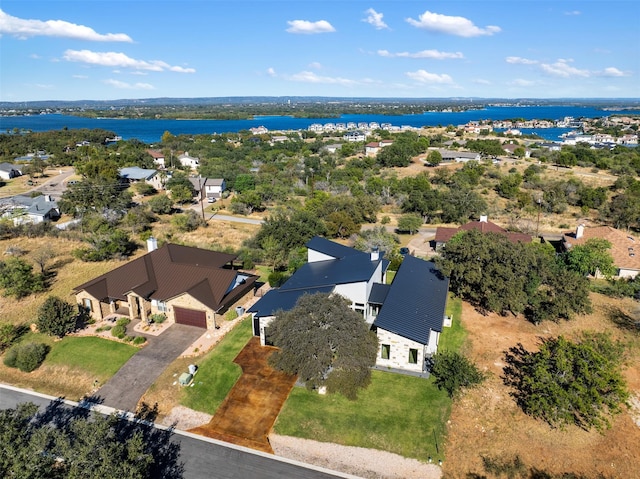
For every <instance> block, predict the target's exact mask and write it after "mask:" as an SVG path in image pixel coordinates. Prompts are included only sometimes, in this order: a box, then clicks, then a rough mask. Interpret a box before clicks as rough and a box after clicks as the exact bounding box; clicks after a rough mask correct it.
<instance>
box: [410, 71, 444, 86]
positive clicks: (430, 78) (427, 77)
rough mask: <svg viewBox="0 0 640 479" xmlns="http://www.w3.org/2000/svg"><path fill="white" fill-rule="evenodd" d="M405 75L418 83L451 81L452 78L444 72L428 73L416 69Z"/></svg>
mask: <svg viewBox="0 0 640 479" xmlns="http://www.w3.org/2000/svg"><path fill="white" fill-rule="evenodd" d="M406 75H407V76H408V77H409V78H411V79H412V80H415V81H417V82H420V83H440V84H452V83H453V79H452V78H451V77H450V76H449V75H447V74H446V73H443V74H442V75H439V74H437V73H429V72H428V71H426V70H418V71H415V72H407V73H406Z"/></svg>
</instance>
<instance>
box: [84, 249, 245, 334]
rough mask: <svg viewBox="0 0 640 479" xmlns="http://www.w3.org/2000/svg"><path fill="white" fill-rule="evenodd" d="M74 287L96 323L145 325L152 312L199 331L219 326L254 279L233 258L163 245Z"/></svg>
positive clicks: (203, 250) (215, 253)
mask: <svg viewBox="0 0 640 479" xmlns="http://www.w3.org/2000/svg"><path fill="white" fill-rule="evenodd" d="M147 247H148V249H149V252H148V253H147V254H145V255H144V256H141V257H139V258H137V259H135V260H133V261H130V262H129V263H127V264H125V265H123V266H120V267H119V268H116V269H114V270H113V271H110V272H108V273H105V274H103V275H101V276H98V277H97V278H95V279H92V280H91V281H88V282H86V283H84V284H81V285H80V286H77V287H76V288H75V289H74V293H75V295H76V301H77V303H78V304H79V305H80V306H81V307H83V308H85V310H86V311H87V312H88V313H89V314H90V316H91V317H92V318H93V319H95V320H101V319H104V318H105V317H106V316H108V315H110V314H114V313H120V314H125V315H127V316H128V317H129V318H130V319H132V320H133V319H141V320H142V321H146V320H148V319H149V316H150V315H152V314H165V315H166V316H167V320H168V321H171V322H175V323H179V324H186V325H189V326H197V327H199V328H207V329H213V328H218V324H217V323H218V321H219V317H220V315H222V314H224V313H225V312H226V311H227V310H228V309H229V308H230V307H232V306H233V305H234V304H235V303H237V302H238V301H240V300H241V299H242V298H243V297H244V296H245V295H246V294H247V293H249V292H250V291H251V290H252V289H253V286H254V283H255V281H256V279H257V276H255V275H252V274H249V273H244V272H241V271H239V270H237V269H236V268H235V267H234V265H233V261H234V260H235V258H236V255H233V254H227V253H219V252H217V251H210V250H205V249H200V248H193V247H189V246H181V245H177V244H166V245H164V246H162V247H161V248H157V243H156V240H155V239H154V238H150V239H149V240H147Z"/></svg>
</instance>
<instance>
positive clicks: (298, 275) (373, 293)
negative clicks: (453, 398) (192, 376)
mask: <svg viewBox="0 0 640 479" xmlns="http://www.w3.org/2000/svg"><path fill="white" fill-rule="evenodd" d="M388 265H389V262H388V261H387V260H384V259H382V258H381V257H380V254H379V253H378V252H377V251H373V252H371V253H365V252H362V251H358V250H355V249H353V248H349V247H347V246H343V245H340V244H338V243H334V242H332V241H329V240H326V239H324V238H320V237H315V238H312V239H311V240H310V241H309V242H308V243H307V263H306V264H305V265H304V266H302V267H301V268H300V269H298V270H297V271H296V272H295V273H294V274H293V276H291V278H289V280H287V281H286V282H285V283H284V284H283V285H282V286H281V287H280V288H278V289H272V290H270V291H269V292H268V293H267V294H265V295H264V296H263V297H262V298H261V299H260V300H259V301H258V302H256V303H255V304H254V305H253V306H252V307H251V308H250V309H249V312H250V313H252V314H253V330H254V335H256V336H260V342H261V344H263V345H265V344H269V331H268V330H269V324H270V323H271V321H273V320H274V319H275V315H276V313H277V311H287V310H290V309H292V308H293V307H294V306H295V304H296V302H297V301H298V299H299V298H300V297H301V296H302V295H304V294H313V293H333V294H339V295H341V296H343V297H345V298H347V299H348V300H350V301H351V308H352V309H353V310H354V311H357V312H360V313H361V314H362V316H363V318H364V320H365V321H366V322H367V323H368V324H370V325H371V328H372V330H373V331H375V332H376V334H377V336H378V340H379V344H380V346H379V351H378V358H377V361H376V365H377V366H378V367H381V368H384V369H390V370H394V369H395V370H401V371H411V372H415V373H423V372H426V371H427V366H428V365H427V361H426V360H427V359H428V358H429V357H430V356H431V355H432V354H433V353H435V352H436V350H437V347H438V342H439V338H440V332H441V331H442V328H443V325H444V319H445V308H446V302H447V293H448V289H449V280H448V279H447V278H444V277H443V276H442V275H441V274H440V273H439V272H438V271H437V269H436V268H435V266H434V264H433V263H431V262H428V261H424V260H421V259H418V258H415V257H413V256H409V255H407V256H406V257H405V258H404V260H403V263H402V265H401V266H400V268H399V269H398V272H397V274H396V276H395V278H394V280H393V283H392V284H390V285H388V284H386V269H387V267H388Z"/></svg>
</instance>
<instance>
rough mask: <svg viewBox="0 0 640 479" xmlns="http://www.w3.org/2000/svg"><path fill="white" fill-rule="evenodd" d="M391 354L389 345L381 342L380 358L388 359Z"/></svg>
mask: <svg viewBox="0 0 640 479" xmlns="http://www.w3.org/2000/svg"><path fill="white" fill-rule="evenodd" d="M390 356H391V345H390V344H383V345H382V359H389V357H390Z"/></svg>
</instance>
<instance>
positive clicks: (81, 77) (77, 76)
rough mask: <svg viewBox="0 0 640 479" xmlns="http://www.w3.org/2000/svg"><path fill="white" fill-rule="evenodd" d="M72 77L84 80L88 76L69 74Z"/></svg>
mask: <svg viewBox="0 0 640 479" xmlns="http://www.w3.org/2000/svg"><path fill="white" fill-rule="evenodd" d="M71 77H72V78H77V79H78V80H86V79H87V78H89V77H88V76H87V75H71Z"/></svg>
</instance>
